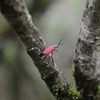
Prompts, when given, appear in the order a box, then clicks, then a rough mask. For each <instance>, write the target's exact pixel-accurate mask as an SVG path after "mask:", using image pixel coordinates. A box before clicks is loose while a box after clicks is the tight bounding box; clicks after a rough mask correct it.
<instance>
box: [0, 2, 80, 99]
mask: <svg viewBox="0 0 100 100" xmlns="http://www.w3.org/2000/svg"><path fill="white" fill-rule="evenodd" d="M0 10H1V13H2V14H3V16H4V17H5V18H6V19H7V21H8V22H9V23H10V24H11V26H12V27H13V29H14V30H15V31H16V33H17V34H18V37H19V39H20V40H21V42H22V43H23V45H24V47H25V49H26V50H27V53H28V54H29V56H30V57H31V58H32V60H33V62H34V64H35V66H36V67H37V68H38V70H39V72H40V74H41V78H42V79H43V80H44V81H45V82H46V84H47V86H48V87H49V89H50V91H51V93H52V94H53V95H54V96H55V97H56V99H57V100H76V98H77V99H78V96H79V94H78V93H77V91H75V90H74V89H72V88H71V87H70V85H69V84H68V83H67V82H66V81H65V79H64V77H63V74H62V72H60V71H59V69H58V67H57V65H56V64H55V62H54V60H53V58H52V56H50V55H48V56H44V55H42V56H41V52H42V51H43V50H44V49H45V47H46V46H45V43H44V41H43V39H42V36H41V34H40V31H39V29H37V28H36V27H35V26H34V24H33V22H32V18H31V15H30V14H29V12H28V10H27V8H26V6H25V4H24V2H23V0H0Z"/></svg>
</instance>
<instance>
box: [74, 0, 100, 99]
mask: <svg viewBox="0 0 100 100" xmlns="http://www.w3.org/2000/svg"><path fill="white" fill-rule="evenodd" d="M74 66H75V72H74V76H75V79H76V85H77V89H78V90H79V91H81V90H82V95H83V97H84V100H90V99H89V98H93V99H91V100H98V86H99V85H100V0H87V2H86V7H85V10H84V14H83V18H82V23H81V27H80V32H79V37H78V42H77V45H76V50H75V57H74ZM99 95H100V94H99Z"/></svg>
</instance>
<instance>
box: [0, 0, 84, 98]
mask: <svg viewBox="0 0 100 100" xmlns="http://www.w3.org/2000/svg"><path fill="white" fill-rule="evenodd" d="M25 2H26V5H27V7H28V9H29V12H30V14H31V15H32V18H33V22H34V25H35V26H36V27H37V28H39V29H40V31H41V35H42V36H43V38H44V40H45V42H46V45H47V46H49V45H54V44H57V43H58V42H59V40H60V39H63V41H62V42H63V46H60V47H59V53H57V52H54V54H53V58H54V60H55V62H56V63H57V65H58V67H59V69H60V70H61V71H62V72H63V74H64V77H65V79H66V80H67V81H68V83H69V84H71V85H72V86H74V85H73V76H72V71H71V64H72V58H73V55H74V50H75V45H76V42H77V37H78V32H79V28H80V23H81V19H82V15H83V10H84V7H85V0H25ZM0 100H55V98H54V97H53V96H52V94H51V93H50V91H49V90H48V88H47V86H46V84H45V83H44V82H43V81H42V79H41V78H40V74H39V72H38V70H37V69H36V67H35V66H34V64H33V62H32V60H31V59H30V57H29V56H28V55H27V53H26V51H25V49H24V47H23V46H22V44H21V42H20V40H19V39H18V37H17V35H16V33H15V31H14V30H13V29H12V28H11V27H10V25H9V23H8V22H7V21H6V20H5V19H4V17H3V16H2V15H1V14H0Z"/></svg>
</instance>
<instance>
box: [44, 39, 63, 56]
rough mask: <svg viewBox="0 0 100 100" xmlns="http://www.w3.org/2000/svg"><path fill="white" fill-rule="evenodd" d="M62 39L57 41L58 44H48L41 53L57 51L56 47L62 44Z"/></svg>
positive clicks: (47, 53)
mask: <svg viewBox="0 0 100 100" xmlns="http://www.w3.org/2000/svg"><path fill="white" fill-rule="evenodd" d="M61 41H62V39H61V40H60V41H59V43H58V45H53V46H49V47H47V48H46V49H45V50H43V52H42V54H43V55H49V54H50V53H53V51H57V52H58V50H57V48H58V47H59V45H63V44H61Z"/></svg>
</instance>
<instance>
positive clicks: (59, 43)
mask: <svg viewBox="0 0 100 100" xmlns="http://www.w3.org/2000/svg"><path fill="white" fill-rule="evenodd" d="M61 41H62V39H61V40H60V41H59V42H58V45H57V47H58V46H59V45H63V43H61Z"/></svg>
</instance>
